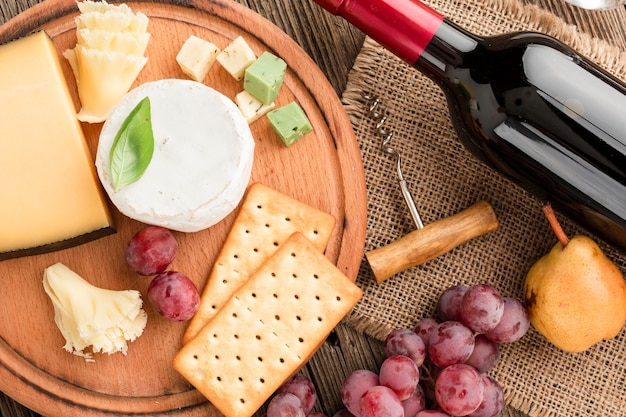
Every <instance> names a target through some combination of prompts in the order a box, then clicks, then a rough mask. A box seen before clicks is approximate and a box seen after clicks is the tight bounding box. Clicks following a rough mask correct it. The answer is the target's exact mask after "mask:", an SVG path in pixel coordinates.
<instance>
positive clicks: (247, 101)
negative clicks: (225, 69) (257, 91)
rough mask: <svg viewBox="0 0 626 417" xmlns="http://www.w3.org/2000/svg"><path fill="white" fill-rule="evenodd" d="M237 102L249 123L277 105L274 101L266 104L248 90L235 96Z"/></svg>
mask: <svg viewBox="0 0 626 417" xmlns="http://www.w3.org/2000/svg"><path fill="white" fill-rule="evenodd" d="M235 103H237V107H239V110H240V111H241V114H243V117H244V119H246V121H247V122H248V124H250V123H252V122H254V121H255V120H257V119H258V118H260V117H261V116H263V115H264V114H265V113H267V112H268V111H270V110H272V109H273V108H274V107H275V106H276V104H275V103H274V102H271V103H270V104H264V103H263V102H262V101H261V100H259V99H258V98H256V97H254V96H253V95H252V94H250V93H249V92H247V91H246V90H243V91H242V92H240V93H239V94H237V95H236V96H235Z"/></svg>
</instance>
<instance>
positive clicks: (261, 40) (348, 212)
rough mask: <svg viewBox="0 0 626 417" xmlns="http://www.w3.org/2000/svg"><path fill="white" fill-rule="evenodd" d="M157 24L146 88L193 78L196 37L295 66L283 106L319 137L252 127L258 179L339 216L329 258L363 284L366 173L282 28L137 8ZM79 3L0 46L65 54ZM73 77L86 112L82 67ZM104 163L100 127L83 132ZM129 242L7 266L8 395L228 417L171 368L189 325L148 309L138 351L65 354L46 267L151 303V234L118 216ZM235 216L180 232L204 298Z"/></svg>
mask: <svg viewBox="0 0 626 417" xmlns="http://www.w3.org/2000/svg"><path fill="white" fill-rule="evenodd" d="M126 3H127V4H128V5H130V6H131V8H132V9H133V10H135V11H142V12H144V13H145V14H146V15H148V17H149V18H150V24H149V31H150V33H151V35H152V37H151V40H150V44H149V46H148V50H147V53H146V54H147V56H148V64H147V66H146V67H145V68H144V69H143V71H142V72H141V74H140V76H139V78H138V79H137V82H136V85H139V84H140V83H143V82H146V81H150V80H155V79H162V78H186V77H185V76H184V74H183V73H182V71H181V70H180V69H179V67H178V65H177V63H176V61H175V56H176V54H177V52H178V50H179V49H180V47H181V46H182V44H183V43H184V41H185V40H186V39H187V38H188V37H189V36H190V35H192V34H194V35H196V36H199V37H202V38H204V39H207V40H210V41H211V42H213V43H214V44H216V45H217V46H218V47H220V48H223V47H225V46H226V45H227V44H228V43H230V41H231V40H233V39H234V38H236V37H237V36H240V35H241V36H243V37H244V38H245V40H246V41H247V42H248V43H249V44H250V45H251V47H252V48H253V49H254V51H255V52H256V53H257V55H258V54H260V53H261V52H263V51H270V52H272V53H274V54H276V55H278V56H280V57H282V58H283V59H284V60H285V61H286V62H287V65H288V68H289V69H288V72H287V75H286V77H285V82H284V84H283V87H282V90H281V93H280V96H279V98H278V99H277V105H278V106H280V105H283V104H287V103H288V102H290V101H292V100H295V101H297V102H298V103H300V105H301V106H302V107H303V108H304V110H305V111H306V113H307V115H308V116H309V118H310V120H311V123H312V125H313V127H314V132H313V133H310V134H309V135H307V136H305V137H304V138H302V139H301V140H300V141H299V142H298V143H296V144H295V145H293V146H291V147H285V146H284V145H283V144H282V143H281V142H280V140H279V139H278V137H277V136H276V135H275V134H274V132H273V131H272V130H271V127H270V126H269V124H268V123H267V120H266V119H265V118H262V119H260V120H258V121H257V122H255V123H254V124H253V125H252V126H251V128H252V133H253V135H254V137H255V140H256V143H257V146H256V150H255V163H254V168H253V173H252V181H253V182H254V181H257V182H263V183H265V184H266V185H268V186H271V187H273V188H275V189H277V190H279V191H282V192H284V193H286V194H288V195H291V196H293V197H295V198H297V199H300V200H301V201H304V202H306V203H308V204H311V205H313V206H315V207H318V208H320V209H323V210H325V211H327V212H330V213H332V214H333V215H334V216H335V217H336V219H337V227H336V228H335V231H334V233H333V235H332V237H331V240H330V242H329V245H328V248H327V252H326V255H327V257H328V258H329V259H331V260H332V261H333V262H335V263H336V264H337V266H338V267H339V268H340V269H341V270H342V271H343V272H344V273H345V274H346V275H347V276H348V277H349V278H351V279H352V280H354V279H356V274H357V272H358V268H359V265H360V263H361V259H362V254H363V247H364V240H365V225H366V193H365V179H364V173H363V166H362V162H361V157H360V152H359V148H358V145H357V143H356V140H355V137H354V133H353V131H352V128H351V126H350V122H349V120H348V118H347V115H346V114H345V112H344V110H343V108H342V105H341V102H340V101H339V99H338V97H337V95H336V94H335V92H334V91H333V89H332V87H331V86H330V84H329V83H328V81H327V80H326V78H325V77H324V75H323V74H322V72H321V71H320V70H319V68H318V67H317V66H316V65H315V64H314V62H313V61H312V60H311V59H310V58H309V57H308V56H307V55H306V53H304V52H303V51H302V49H301V48H300V47H299V46H298V45H297V44H296V43H295V42H293V41H292V40H291V39H290V38H289V37H288V36H287V35H285V34H284V33H283V32H282V31H281V30H280V29H279V28H277V27H276V26H274V25H273V24H271V23H270V22H269V21H267V20H266V19H264V18H262V17H261V16H259V15H257V14H255V13H254V12H252V11H251V10H249V9H247V8H246V7H244V6H242V5H240V4H238V3H235V2H232V1H230V0H212V1H207V0H190V1H186V2H183V1H178V2H176V3H148V2H145V3H144V2H135V1H128V2H126ZM77 13H78V10H77V7H76V2H75V0H50V1H46V2H43V3H41V4H39V5H38V6H35V7H34V8H32V9H29V10H28V11H26V12H25V13H23V14H21V15H19V16H17V17H16V18H14V19H13V20H11V21H9V22H8V23H6V24H5V25H3V26H2V27H0V43H4V42H7V41H10V40H12V39H15V38H17V37H20V36H24V35H27V34H28V33H31V32H33V31H36V30H40V29H43V30H45V31H46V32H47V33H48V34H49V35H50V36H51V37H52V38H53V39H54V42H55V44H56V46H57V49H58V52H59V53H62V52H63V51H64V50H65V49H67V48H71V47H73V45H74V43H75V41H76V33H75V27H74V18H75V16H76V15H77ZM62 65H63V70H64V73H65V76H66V79H67V80H68V84H69V86H70V89H71V91H72V94H73V95H74V99H75V104H76V106H77V108H78V107H79V101H78V98H77V94H76V86H75V82H74V78H73V75H72V73H71V69H70V67H69V65H68V64H67V62H66V61H65V60H64V59H62ZM204 82H205V83H206V84H207V85H209V86H211V87H213V88H215V89H216V90H218V91H220V92H222V93H224V94H225V95H227V96H229V97H231V98H233V97H234V95H235V94H236V93H237V92H239V91H240V90H241V88H242V84H241V82H237V81H235V80H234V79H232V78H230V76H229V75H228V74H226V72H225V71H224V70H223V68H221V67H220V66H219V65H215V66H214V67H213V68H212V69H211V71H210V73H209V75H208V76H207V78H206V79H205V80H204ZM83 128H84V131H85V135H86V137H87V140H88V142H89V145H90V148H91V150H92V152H93V153H94V155H95V149H96V145H97V140H98V134H99V130H100V128H101V125H100V124H98V125H86V124H85V125H83ZM111 209H112V211H113V214H114V218H115V221H116V228H117V230H118V232H117V233H116V234H115V235H112V236H108V237H105V238H101V239H99V240H96V241H94V242H91V243H88V244H84V245H82V246H78V247H75V248H72V249H68V250H64V251H59V252H54V253H50V254H45V255H39V256H34V257H26V258H20V259H13V260H8V261H4V262H0V277H1V279H2V286H3V291H4V294H3V301H2V304H0V390H2V391H4V392H5V393H7V394H8V395H9V396H11V397H13V398H14V399H16V400H17V401H19V402H20V403H23V404H24V405H26V406H27V407H29V408H31V409H33V410H35V411H37V412H39V413H41V414H44V415H47V416H50V417H55V416H59V417H61V416H62V417H70V416H81V417H90V416H94V417H95V416H111V415H132V414H137V415H151V416H160V415H162V416H165V415H167V416H177V417H179V416H180V417H182V416H185V417H192V416H211V415H219V413H218V412H217V411H216V409H215V408H213V407H212V406H211V405H210V404H209V403H208V402H207V401H206V400H205V399H204V398H203V397H202V396H201V395H200V394H199V393H198V392H197V391H196V390H194V389H193V387H191V386H190V385H189V384H188V383H187V382H186V381H185V380H184V379H183V378H182V377H181V376H180V375H179V374H177V373H176V371H174V370H173V368H172V366H171V360H172V358H173V356H174V354H175V353H176V351H177V349H178V347H179V343H180V338H181V336H182V332H183V331H184V327H185V324H184V323H174V322H170V321H167V320H165V319H163V318H161V317H160V316H158V315H157V314H156V313H155V312H154V311H153V310H152V308H151V307H150V306H149V305H146V310H147V311H148V315H149V318H148V325H147V327H146V330H145V332H144V334H143V335H142V336H141V337H140V338H139V339H137V340H136V341H134V342H132V343H130V346H129V351H128V354H127V355H126V356H124V355H122V354H115V355H110V356H109V355H102V354H96V355H95V359H96V360H95V363H87V362H85V361H84V360H83V359H82V358H81V357H78V356H75V355H72V354H70V353H68V352H66V351H65V350H63V349H62V346H63V345H64V343H65V341H64V339H63V337H62V336H61V334H60V332H59V330H58V329H57V327H56V325H55V323H54V313H53V308H52V304H51V302H50V300H49V299H48V297H47V296H46V294H45V293H44V290H43V286H42V284H41V280H42V274H43V270H44V268H45V267H47V266H49V265H51V264H53V263H55V262H63V263H65V264H66V265H68V266H69V267H70V268H72V269H74V270H75V271H76V272H78V273H79V274H81V275H82V276H83V277H85V278H86V279H87V280H89V281H90V282H92V283H93V284H94V285H97V286H100V287H104V288H110V289H120V290H121V289H130V288H133V289H138V290H139V291H141V292H142V294H143V295H144V297H143V298H144V299H145V298H146V297H145V294H146V289H147V287H148V284H149V282H150V278H146V277H139V276H137V275H135V274H133V273H131V272H130V271H129V270H128V268H127V267H126V265H125V261H124V256H123V252H124V247H125V245H126V243H127V241H128V239H129V238H130V237H131V236H132V234H134V233H135V232H136V231H138V230H139V229H141V228H142V227H143V226H144V225H142V224H141V223H138V222H135V221H132V220H130V219H128V218H126V217H124V216H122V215H121V214H120V213H119V212H117V211H116V210H115V209H114V208H113V207H111ZM236 211H237V210H235V212H233V213H232V214H231V215H230V216H228V217H227V218H226V219H225V220H224V221H222V222H221V223H219V224H218V225H216V226H214V227H212V228H210V229H208V230H205V231H202V232H198V233H193V234H184V233H176V234H175V235H176V237H177V239H178V241H179V254H178V257H177V259H176V260H175V262H174V264H173V265H172V267H171V269H176V270H180V271H181V272H184V273H186V274H187V275H189V276H190V277H191V278H192V279H193V280H194V282H195V283H196V285H197V286H198V287H199V288H200V289H201V288H202V287H203V286H204V283H205V281H206V277H207V276H208V274H209V271H210V269H211V267H212V262H213V260H214V258H215V256H216V254H217V252H218V250H219V249H220V247H221V245H222V243H223V241H224V239H225V237H226V234H227V232H228V230H229V228H230V225H231V224H232V221H233V219H234V216H235V214H236Z"/></svg>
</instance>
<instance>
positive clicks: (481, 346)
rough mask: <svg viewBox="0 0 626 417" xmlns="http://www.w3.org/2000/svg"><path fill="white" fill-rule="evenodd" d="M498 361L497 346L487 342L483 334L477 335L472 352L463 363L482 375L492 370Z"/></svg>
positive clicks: (498, 349)
mask: <svg viewBox="0 0 626 417" xmlns="http://www.w3.org/2000/svg"><path fill="white" fill-rule="evenodd" d="M499 359H500V348H499V347H498V344H497V343H495V342H493V341H492V340H489V339H488V338H487V336H485V335H484V334H479V335H477V336H476V338H475V339H474V350H473V351H472V354H471V355H470V357H469V358H468V359H467V360H466V361H465V363H466V364H467V365H470V366H473V367H474V368H476V370H477V371H478V372H481V373H483V372H487V371H489V370H490V369H491V368H493V367H494V365H495V364H496V363H498V360H499Z"/></svg>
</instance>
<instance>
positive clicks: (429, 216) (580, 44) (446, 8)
mask: <svg viewBox="0 0 626 417" xmlns="http://www.w3.org/2000/svg"><path fill="white" fill-rule="evenodd" d="M427 3H428V4H429V5H430V6H432V7H433V8H434V9H435V10H438V11H439V12H441V13H443V14H444V15H446V16H447V17H448V18H449V19H450V20H452V21H455V22H457V23H459V24H460V25H461V26H462V27H464V28H466V29H468V30H469V31H471V32H474V33H477V34H480V35H491V34H500V33H505V32H511V31H520V30H534V31H540V32H544V33H548V34H550V35H552V36H554V37H556V38H559V39H561V40H562V41H564V42H566V43H568V44H569V45H571V46H573V47H574V48H575V49H577V50H578V51H579V52H581V53H582V54H583V55H586V56H588V57H589V58H591V59H592V60H594V61H596V62H597V63H598V64H599V65H601V66H603V67H604V68H605V69H607V70H608V71H610V72H612V73H613V74H616V75H617V76H618V77H620V78H622V79H626V53H625V52H624V51H621V50H619V49H618V48H616V47H614V46H612V45H610V44H607V43H606V42H604V41H600V40H598V39H594V38H593V37H591V36H589V35H586V34H582V33H579V32H578V31H577V30H576V27H573V26H567V25H565V23H564V22H563V21H562V20H560V19H559V18H557V17H556V16H554V15H551V14H550V13H548V12H546V11H544V10H541V9H539V8H536V7H534V6H527V5H521V4H520V3H518V2H517V0H482V1H481V0H430V1H427ZM366 95H369V96H375V97H377V98H378V99H379V101H380V105H379V107H378V109H377V110H379V111H381V112H383V113H384V115H385V116H386V121H385V123H384V125H383V126H384V127H385V128H386V129H387V130H388V131H390V132H392V133H393V137H392V139H391V143H390V144H391V145H392V146H393V147H394V148H395V149H396V150H397V151H398V152H399V153H400V155H401V156H402V168H403V172H404V177H405V180H406V181H407V182H408V185H409V188H410V190H411V192H412V194H413V197H414V199H415V201H416V205H417V207H418V210H419V213H420V215H421V217H422V220H423V221H424V223H425V224H428V223H431V222H435V221H437V220H438V219H442V218H445V217H447V216H451V215H453V214H455V213H458V212H459V211H461V210H463V209H465V208H467V207H469V206H471V205H472V204H473V203H475V202H477V201H478V200H481V199H485V200H487V201H489V202H490V203H491V205H492V206H493V208H494V210H495V212H496V214H497V217H498V220H499V222H500V226H499V228H498V229H497V230H496V231H495V232H492V233H489V234H487V235H483V236H481V237H478V238H475V239H473V240H470V241H469V242H467V243H464V244H463V245H461V246H459V247H457V248H456V249H454V250H452V251H450V252H448V253H446V254H445V255H443V256H440V257H438V258H436V259H434V260H432V261H430V262H427V263H425V264H422V265H419V266H416V267H413V268H410V269H408V270H406V271H403V272H402V273H399V274H397V275H395V276H394V277H392V278H390V279H388V280H386V281H385V282H383V283H381V284H377V283H376V281H375V279H374V277H373V274H372V273H371V271H370V269H369V267H368V266H367V262H366V261H365V260H364V261H363V264H362V267H361V270H360V273H359V277H358V279H357V283H358V285H359V286H360V287H361V288H362V289H363V292H364V297H363V299H362V301H361V302H359V303H358V305H357V306H356V307H355V308H354V309H353V311H352V312H351V313H350V314H349V315H348V316H347V317H346V318H345V320H344V322H345V323H347V324H348V325H350V326H352V327H354V328H356V329H358V330H360V331H363V332H364V333H366V334H368V335H370V336H373V337H375V338H378V339H381V340H382V339H384V337H385V336H386V335H387V334H388V333H389V332H390V331H391V330H392V329H394V328H407V327H408V328H412V327H413V325H414V324H415V323H416V322H417V321H418V320H420V319H422V318H424V317H428V316H431V315H433V314H434V312H435V304H436V300H437V298H438V296H439V294H441V292H442V291H443V290H445V289H446V288H447V287H449V286H451V285H456V284H465V285H473V284H477V283H489V284H492V285H494V286H495V287H496V288H498V290H499V291H500V292H501V293H502V294H503V295H506V296H513V297H516V298H519V299H521V298H522V283H523V280H524V277H525V275H526V272H527V271H528V270H529V268H530V267H531V265H532V264H533V263H534V262H535V261H536V260H537V259H538V258H539V257H540V256H541V255H543V254H545V253H546V252H548V251H549V250H550V249H551V247H552V246H553V245H554V244H555V243H556V238H555V236H554V234H553V233H552V231H551V229H550V226H549V224H548V222H547V221H546V219H545V217H544V215H543V212H542V205H543V202H542V201H539V200H537V199H535V198H534V197H532V196H530V195H529V194H528V193H526V192H525V191H524V190H522V189H521V188H519V187H518V186H517V185H515V184H513V183H511V182H510V181H508V180H507V179H504V178H503V177H501V176H500V175H499V174H497V173H495V172H494V171H492V170H491V169H490V168H488V167H486V166H485V165H483V164H482V163H481V162H479V161H478V160H477V159H475V158H474V157H473V156H472V155H471V154H469V152H468V151H466V150H465V148H464V147H463V146H462V145H461V143H460V142H459V141H458V140H457V136H456V133H455V131H454V130H453V127H452V125H451V122H450V118H449V113H448V109H447V106H446V101H445V98H444V96H443V94H442V92H441V90H440V89H439V88H438V87H437V86H436V85H435V84H434V83H433V82H431V81H430V80H429V79H428V78H426V77H425V76H423V75H422V74H420V73H419V72H418V71H416V70H414V69H412V68H410V67H409V66H408V65H406V64H404V63H403V62H401V61H400V60H399V59H397V58H395V57H394V56H392V55H391V54H390V53H389V52H388V51H386V50H385V49H384V48H382V47H381V46H380V45H378V44H377V43H375V42H374V41H372V40H371V39H369V38H367V39H366V42H365V44H364V46H363V49H362V51H361V53H360V54H359V56H358V58H357V61H356V63H355V65H354V68H353V69H352V72H351V75H350V79H349V82H348V86H347V88H346V91H345V92H344V94H343V102H344V105H345V107H346V109H347V112H348V114H349V116H350V119H351V123H352V125H353V127H354V129H355V132H356V136H357V140H358V141H359V145H360V148H361V152H362V156H363V161H364V166H365V171H366V181H367V192H368V224H367V237H366V246H365V251H370V250H373V249H376V248H379V247H381V246H384V245H387V244H389V243H390V242H392V241H395V240H397V239H399V238H400V237H402V236H403V235H405V234H406V233H408V232H410V231H412V230H414V228H415V226H414V225H413V222H412V219H411V217H410V216H409V213H408V210H407V209H406V206H405V203H404V200H403V197H402V195H401V192H400V188H399V185H398V182H397V176H396V165H395V159H394V158H393V157H392V156H391V155H389V154H387V153H385V152H383V151H382V150H381V144H382V139H381V136H380V135H379V134H377V131H376V126H375V125H376V122H375V121H374V120H372V118H371V117H370V116H371V115H370V112H369V109H368V108H369V105H370V101H369V99H368V98H366V97H365V96H366ZM625 111H626V110H625ZM557 215H558V216H559V220H560V222H561V224H562V226H563V227H564V229H565V231H566V232H567V233H568V234H569V235H570V236H573V235H575V234H586V235H590V236H592V237H593V238H594V239H595V240H596V241H598V242H599V244H600V246H601V248H602V249H603V250H604V251H605V253H606V254H607V255H608V256H609V257H610V258H611V259H612V260H613V261H614V262H615V263H616V264H617V265H618V266H619V267H620V269H621V270H622V271H625V270H626V254H624V253H623V252H620V251H618V250H616V249H615V248H613V247H611V246H609V245H607V244H605V243H603V242H602V241H601V240H599V239H598V238H597V237H595V236H593V235H592V234H590V233H589V232H588V231H586V230H585V229H583V228H581V227H579V226H578V225H576V224H575V223H573V222H571V221H570V220H568V219H567V218H566V217H565V216H564V215H563V214H561V213H559V212H557ZM602 319H603V318H602V317H598V318H597V320H598V322H600V321H601V320H602ZM625 356H626V331H623V332H622V333H621V334H620V335H618V337H616V338H615V339H613V340H609V341H605V342H602V343H600V344H597V345H595V346H594V347H592V348H591V349H589V350H588V351H586V352H584V353H578V354H572V353H565V352H563V351H560V350H559V349H557V348H555V347H554V346H553V345H551V344H550V343H549V342H548V341H546V339H544V338H543V337H542V336H541V335H540V334H539V333H538V332H536V331H535V330H534V329H532V328H531V330H530V331H529V333H528V334H527V335H526V336H525V337H524V338H523V339H522V340H521V341H519V342H516V343H514V344H510V345H502V346H501V359H500V361H499V363H498V364H497V366H496V367H495V369H492V370H491V371H490V374H492V375H493V376H494V377H495V378H496V379H497V380H498V381H499V382H500V383H501V384H502V386H503V388H504V391H505V400H506V402H507V404H509V405H510V406H512V407H514V408H516V409H518V410H521V411H523V412H525V413H526V414H528V415H530V416H550V417H552V416H555V417H556V416H568V417H570V416H624V415H626V395H625V393H626V357H625Z"/></svg>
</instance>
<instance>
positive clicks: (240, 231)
mask: <svg viewBox="0 0 626 417" xmlns="http://www.w3.org/2000/svg"><path fill="white" fill-rule="evenodd" d="M335 222H336V221H335V218H334V217H333V216H332V215H331V214H329V213H326V212H324V211H321V210H319V209H317V208H315V207H312V206H309V205H307V204H305V203H303V202H301V201H298V200H296V199H294V198H292V197H289V196H287V195H285V194H283V193H281V192H279V191H276V190H274V189H272V188H269V187H267V186H265V185H263V184H260V183H255V184H252V185H251V186H250V187H249V189H248V192H247V194H246V196H245V198H244V201H243V203H242V206H241V209H240V211H239V213H238V214H237V217H236V218H235V221H234V223H233V225H232V227H231V229H230V231H229V232H228V236H227V237H226V241H225V242H224V246H223V247H222V249H221V251H220V253H219V254H218V256H217V259H216V260H215V263H214V265H213V269H212V270H211V273H210V274H209V277H208V280H207V283H206V285H205V287H204V289H203V291H202V295H201V298H200V307H199V308H198V311H196V313H195V315H194V316H193V318H192V319H191V320H190V321H189V323H188V325H187V329H186V330H185V333H184V335H183V340H182V343H183V344H185V343H187V342H189V341H190V340H191V339H192V338H193V337H194V336H195V335H196V334H198V332H199V331H200V329H202V327H204V325H205V324H206V323H208V321H209V320H210V319H211V318H212V317H213V316H214V315H215V313H216V312H217V311H218V310H219V308H220V307H221V306H222V305H223V304H224V303H225V302H226V301H227V300H228V299H229V298H230V296H231V295H232V294H233V293H234V292H235V291H236V290H237V289H238V288H239V287H240V286H241V285H243V284H244V283H245V282H246V281H247V280H248V278H249V277H250V275H252V274H253V273H254V271H256V269H257V268H258V267H259V266H260V265H261V264H262V263H263V262H264V261H265V260H267V258H269V256H270V255H272V254H273V253H274V252H275V251H276V250H277V249H278V247H279V246H280V245H281V244H282V243H283V242H284V241H286V240H287V239H288V238H289V236H291V235H292V234H293V233H295V232H301V233H302V234H304V235H305V236H306V237H307V238H308V239H309V240H310V241H311V243H312V244H313V246H314V247H315V248H317V250H318V251H319V252H324V250H325V249H326V245H327V244H328V240H329V239H330V235H331V233H332V231H333V229H334V227H335Z"/></svg>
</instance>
